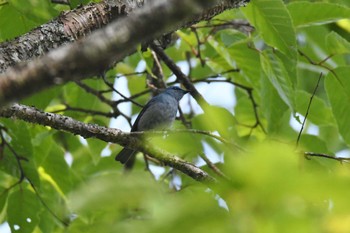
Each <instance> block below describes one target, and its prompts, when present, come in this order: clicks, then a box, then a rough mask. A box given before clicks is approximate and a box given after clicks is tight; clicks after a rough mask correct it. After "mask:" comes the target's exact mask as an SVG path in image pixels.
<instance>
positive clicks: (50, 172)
mask: <svg viewBox="0 0 350 233" xmlns="http://www.w3.org/2000/svg"><path fill="white" fill-rule="evenodd" d="M39 141H40V144H39V145H38V146H36V147H35V148H34V149H35V156H36V157H35V160H36V163H37V166H38V168H39V173H40V175H41V176H44V178H45V179H46V180H48V181H50V182H51V183H52V185H53V186H55V187H56V188H57V191H58V192H60V193H61V194H62V195H64V194H66V193H68V192H69V191H70V189H71V184H72V183H71V174H70V169H69V167H68V165H67V163H66V161H65V160H64V151H63V149H62V147H60V146H58V145H57V144H56V142H55V141H53V138H52V137H46V138H41V140H39V139H38V142H39Z"/></svg>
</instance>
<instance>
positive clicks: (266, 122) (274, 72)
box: [0, 0, 350, 233]
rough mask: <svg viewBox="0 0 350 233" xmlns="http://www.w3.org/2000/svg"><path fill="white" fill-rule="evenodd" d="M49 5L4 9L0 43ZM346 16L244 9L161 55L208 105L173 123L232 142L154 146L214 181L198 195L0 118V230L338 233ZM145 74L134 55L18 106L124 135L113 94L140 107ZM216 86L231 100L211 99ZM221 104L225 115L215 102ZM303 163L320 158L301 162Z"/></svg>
mask: <svg viewBox="0 0 350 233" xmlns="http://www.w3.org/2000/svg"><path fill="white" fill-rule="evenodd" d="M48 2H49V1H44V0H36V1H34V0H31V1H26V5H22V1H18V0H8V1H6V4H4V5H1V6H0V19H1V20H0V39H1V40H6V39H11V38H13V37H15V36H18V35H21V34H23V33H25V32H26V31H28V30H30V29H31V28H33V27H35V26H38V25H40V24H42V23H44V22H45V21H47V20H49V19H51V18H53V17H55V16H57V15H58V13H59V12H60V11H61V10H62V9H63V8H64V7H62V6H58V5H55V4H52V3H48ZM74 4H75V3H74ZM38 6H39V7H38ZM28 9H31V10H28ZM349 15H350V2H349V1H347V0H337V1H332V0H328V1H312V2H311V1H310V2H309V1H285V2H283V1H281V0H252V1H251V2H250V3H249V4H248V5H247V6H246V7H244V8H241V9H236V10H230V11H226V12H224V13H223V14H221V15H219V16H216V17H215V18H214V19H212V20H211V21H209V22H201V23H199V24H197V25H195V26H193V27H192V28H191V29H183V30H181V31H179V32H177V35H178V37H179V39H178V40H177V42H176V43H174V44H173V45H172V46H171V47H169V48H168V49H167V50H166V53H167V55H168V56H169V57H170V58H171V59H173V60H174V61H175V62H177V63H178V64H182V65H181V68H182V69H183V70H185V69H186V68H188V70H189V71H188V72H185V71H184V72H185V73H186V74H188V76H189V77H190V79H191V81H192V83H194V84H195V86H196V87H197V88H198V89H199V90H205V88H207V90H208V89H211V91H212V93H215V100H212V99H211V98H209V96H206V94H205V92H203V93H202V94H203V96H204V98H205V99H207V100H208V102H209V103H210V104H211V105H210V107H207V108H205V109H203V110H204V112H203V111H198V108H199V106H198V105H196V103H195V101H194V100H193V99H191V101H189V99H187V100H186V98H184V101H183V102H182V105H181V106H182V108H183V110H184V118H185V119H186V121H188V122H190V123H191V126H192V128H194V129H198V130H205V131H210V132H214V133H215V134H217V135H220V136H221V137H222V138H224V139H225V140H227V141H229V142H231V143H229V144H225V143H222V142H219V141H218V140H215V139H213V138H212V137H208V136H206V135H199V134H171V135H169V136H167V138H166V140H164V139H163V138H157V139H155V140H154V142H157V143H158V144H159V145H161V147H162V148H163V149H165V150H168V151H169V152H171V153H173V154H176V155H178V156H180V157H183V158H184V159H186V160H188V161H190V162H194V163H197V164H199V165H200V167H201V168H202V169H203V170H205V171H207V172H209V173H210V174H211V175H212V176H214V177H216V178H217V179H218V182H217V183H216V184H213V185H211V186H210V188H208V187H207V186H206V185H205V184H201V183H198V182H196V181H194V180H192V179H191V178H189V177H186V176H185V175H183V174H180V173H179V172H177V171H174V170H172V169H170V168H168V167H165V168H161V166H160V165H153V164H152V163H151V162H150V163H151V165H150V168H151V169H154V170H153V171H154V173H155V174H156V173H157V174H158V173H159V172H160V171H161V175H160V177H158V179H155V178H154V176H153V175H152V173H150V172H149V171H145V169H144V168H145V164H144V160H143V157H142V156H141V155H139V157H138V159H137V164H136V167H135V169H134V170H133V171H132V173H131V174H124V173H123V170H122V167H121V165H120V164H117V163H116V162H114V155H115V154H116V153H117V152H118V151H119V150H120V149H121V147H120V146H118V145H114V144H108V145H106V143H105V142H101V141H98V140H96V139H88V140H83V139H81V138H80V137H79V136H75V135H71V134H69V133H66V132H59V131H56V130H53V129H51V128H48V127H42V126H38V125H34V124H29V123H25V122H21V121H18V120H16V119H3V118H2V119H0V133H1V134H0V135H1V137H0V142H1V144H0V158H1V161H0V177H1V178H0V211H1V214H0V220H1V222H2V223H5V222H7V223H8V224H9V226H10V227H11V230H12V232H45V233H47V232H66V231H68V232H86V233H88V232H153V233H154V232H181V231H183V232H269V233H270V232H349V231H350V225H349V221H348V220H349V217H350V212H349V207H350V206H349V202H348V200H347V197H348V195H349V189H348V188H347V185H348V184H349V181H350V170H349V166H348V164H347V163H346V161H345V162H344V163H340V162H339V161H336V160H334V159H330V158H329V156H335V155H337V154H338V155H339V152H344V151H345V152H346V155H349V149H348V146H349V145H350V133H349V132H350V130H349V129H350V123H349V120H348V117H349V115H350V104H349V100H350V96H349V93H350V82H349V76H350V42H349V40H350V33H349V32H350V20H349V19H346V18H347V17H348V16H349ZM242 20H243V21H242ZM245 20H247V21H249V23H250V24H251V25H252V26H254V27H255V30H254V31H252V30H251V28H250V27H249V26H248V25H247V24H246V23H245V22H246V21H245ZM153 63H154V62H153V56H152V54H151V53H150V51H146V52H144V53H142V52H141V51H140V52H138V53H135V54H133V55H131V56H130V57H128V58H127V59H125V60H124V61H123V62H121V63H119V64H118V65H116V66H115V67H113V68H112V69H111V70H109V71H108V72H107V73H106V77H105V79H102V78H101V77H97V78H90V79H87V80H84V81H83V82H82V83H78V84H77V83H69V84H67V85H65V86H59V87H55V88H52V89H50V90H46V91H44V92H41V93H38V94H36V95H34V96H31V97H30V98H27V99H25V100H23V101H22V103H23V104H27V105H34V106H36V107H37V108H40V109H42V110H44V111H50V112H56V113H59V114H64V115H67V116H70V117H73V118H74V119H77V120H80V121H83V122H86V123H95V124H99V125H105V126H109V125H111V126H113V127H114V125H115V124H116V123H115V122H116V120H115V119H114V118H116V119H117V121H118V124H119V125H120V124H121V123H120V122H123V123H124V125H128V123H130V122H131V119H130V118H128V117H125V116H134V115H135V114H137V113H138V112H139V111H140V107H139V106H137V105H135V104H133V105H131V104H130V101H129V100H130V99H124V100H126V101H125V102H127V103H125V102H123V101H120V102H118V100H116V98H120V99H123V97H120V96H119V95H118V94H117V93H116V90H115V89H117V90H118V91H121V92H123V93H124V94H128V92H129V94H130V96H131V97H133V98H132V100H133V101H134V102H137V103H140V104H144V103H145V102H146V101H147V100H148V99H149V97H150V92H149V91H145V90H149V89H148V88H146V80H147V81H148V82H149V80H150V79H149V77H148V76H147V74H146V71H148V72H152V70H153V68H154V67H153ZM162 70H163V73H164V81H166V82H167V83H169V84H170V85H172V84H174V83H176V82H177V81H178V80H177V81H175V82H174V77H173V76H172V71H171V70H170V69H169V68H168V67H166V66H165V65H164V64H162ZM320 75H321V76H320ZM153 77H154V76H153ZM319 77H321V78H320V83H319V85H318V84H317V83H318V79H319ZM125 80H127V85H126V87H125V88H124V89H123V88H122V85H123V83H124V81H125ZM114 83H115V84H118V85H114V88H115V89H113V88H112V87H113V84H114ZM227 86H229V87H234V88H232V89H230V90H232V91H231V92H230V93H227V94H225V95H223V93H224V92H222V91H221V90H223V88H224V87H227ZM89 90H90V91H89ZM91 90H95V92H93V91H91ZM104 90H109V91H106V92H104ZM315 90H316V91H315ZM98 91H100V92H98ZM139 93H141V95H139ZM225 99H226V100H227V99H233V100H234V101H235V104H234V106H227V105H225V104H221V103H220V102H221V101H224V100H225ZM111 100H112V101H115V102H111ZM224 102H225V103H226V101H224ZM310 102H311V105H310V106H309V103H310ZM223 105H224V106H223ZM116 106H117V107H116ZM118 111H121V112H122V113H123V114H124V115H125V116H123V115H119V114H118ZM128 111H129V112H128ZM130 111H131V114H128V113H130ZM306 116H307V120H306V123H305V126H304V130H303V134H302V135H301V137H300V140H297V138H298V134H299V132H300V130H301V127H302V123H303V121H304V119H305V117H306ZM175 125H176V127H177V128H185V127H184V125H183V124H182V123H181V122H180V121H179V122H176V124H175ZM123 127H124V126H123ZM125 128H127V126H125ZM232 143H234V144H232ZM234 145H235V146H234ZM296 145H297V146H296ZM304 152H312V154H313V155H318V156H319V157H307V159H306V158H305V154H304ZM324 154H326V155H328V157H326V156H323V157H322V155H324ZM342 154H344V153H342ZM199 155H202V156H206V157H208V158H209V159H210V160H212V161H213V163H214V166H215V168H216V169H220V170H221V171H222V172H223V173H224V174H225V176H226V178H223V177H221V176H218V173H217V172H216V171H215V170H213V169H212V167H211V166H210V165H212V164H206V163H205V162H204V161H203V160H201V159H199V158H198V156H199ZM222 158H223V159H222ZM156 168H157V169H156ZM162 169H163V170H162Z"/></svg>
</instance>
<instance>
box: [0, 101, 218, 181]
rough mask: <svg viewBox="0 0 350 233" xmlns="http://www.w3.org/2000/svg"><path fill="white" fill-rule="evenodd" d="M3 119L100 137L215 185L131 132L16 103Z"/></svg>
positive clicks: (2, 113) (6, 109) (208, 176)
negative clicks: (86, 122)
mask: <svg viewBox="0 0 350 233" xmlns="http://www.w3.org/2000/svg"><path fill="white" fill-rule="evenodd" d="M0 117H6V118H11V117H14V118H17V119H21V120H24V121H27V122H30V123H35V124H39V125H43V126H50V127H52V128H54V129H57V130H64V131H67V132H70V133H73V134H74V135H80V136H82V137H84V138H91V137H94V138H97V139H100V140H102V141H105V142H112V143H117V144H120V145H122V146H127V147H130V148H133V149H135V150H138V151H140V152H143V153H145V154H148V155H150V156H152V157H154V158H156V159H158V160H159V161H161V162H162V163H163V164H165V165H168V166H170V167H173V168H176V169H178V170H180V171H181V172H183V173H185V174H186V175H188V176H190V177H192V178H193V179H195V180H197V181H201V182H206V183H207V182H209V183H212V182H214V181H215V179H214V178H213V177H211V176H210V175H208V173H206V172H205V171H203V170H201V169H200V168H198V167H196V166H195V165H193V164H191V163H189V162H186V161H185V160H183V159H180V158H179V157H177V156H174V155H172V154H170V153H168V152H166V151H163V150H160V149H159V148H154V147H153V146H151V145H148V144H147V143H143V141H142V140H141V139H139V138H138V137H135V136H133V135H131V134H129V133H124V132H122V131H121V130H119V129H112V128H107V127H103V126H99V125H95V124H85V123H83V122H80V121H77V120H74V119H72V118H70V117H67V116H62V115H60V114H54V113H47V112H43V111H40V110H38V109H36V108H33V107H27V106H23V105H20V104H14V105H12V106H11V107H8V108H4V109H2V110H1V111H0Z"/></svg>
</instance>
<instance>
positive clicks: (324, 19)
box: [287, 1, 350, 27]
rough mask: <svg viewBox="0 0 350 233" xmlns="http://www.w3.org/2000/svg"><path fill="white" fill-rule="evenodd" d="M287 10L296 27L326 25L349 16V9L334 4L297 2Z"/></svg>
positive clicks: (288, 6)
mask: <svg viewBox="0 0 350 233" xmlns="http://www.w3.org/2000/svg"><path fill="white" fill-rule="evenodd" d="M287 8H288V10H289V13H290V15H291V16H292V19H293V24H294V26H296V27H298V26H310V25H316V24H327V23H331V22H335V21H337V20H339V19H342V18H348V17H349V15H350V9H349V8H347V7H345V6H341V5H339V4H336V3H326V2H306V1H298V2H292V3H289V4H288V5H287Z"/></svg>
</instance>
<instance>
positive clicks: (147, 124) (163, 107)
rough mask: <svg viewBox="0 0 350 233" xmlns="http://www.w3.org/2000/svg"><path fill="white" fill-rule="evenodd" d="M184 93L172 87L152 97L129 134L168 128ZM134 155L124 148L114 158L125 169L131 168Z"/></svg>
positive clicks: (131, 150) (133, 151)
mask: <svg viewBox="0 0 350 233" xmlns="http://www.w3.org/2000/svg"><path fill="white" fill-rule="evenodd" d="M186 93H188V91H185V90H183V89H181V88H179V87H175V86H173V87H168V88H167V89H165V91H163V92H162V93H160V94H159V95H157V96H155V97H153V98H152V99H151V100H150V101H149V102H148V103H147V104H146V105H145V107H144V108H143V109H142V111H141V112H140V114H139V115H138V117H137V118H136V121H135V123H134V124H133V126H132V128H131V132H135V131H147V130H157V129H158V130H162V129H166V128H168V127H169V126H170V125H171V124H172V123H173V121H174V120H175V117H176V113H177V110H178V105H179V101H180V100H181V98H182V97H183V96H184V95H185V94H186ZM136 153H137V151H135V150H133V149H129V148H126V147H125V148H124V149H123V150H122V151H120V152H119V154H118V155H117V156H116V157H115V160H117V161H119V162H121V163H122V164H125V167H126V168H131V167H132V166H133V164H134V160H135V154H136Z"/></svg>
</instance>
